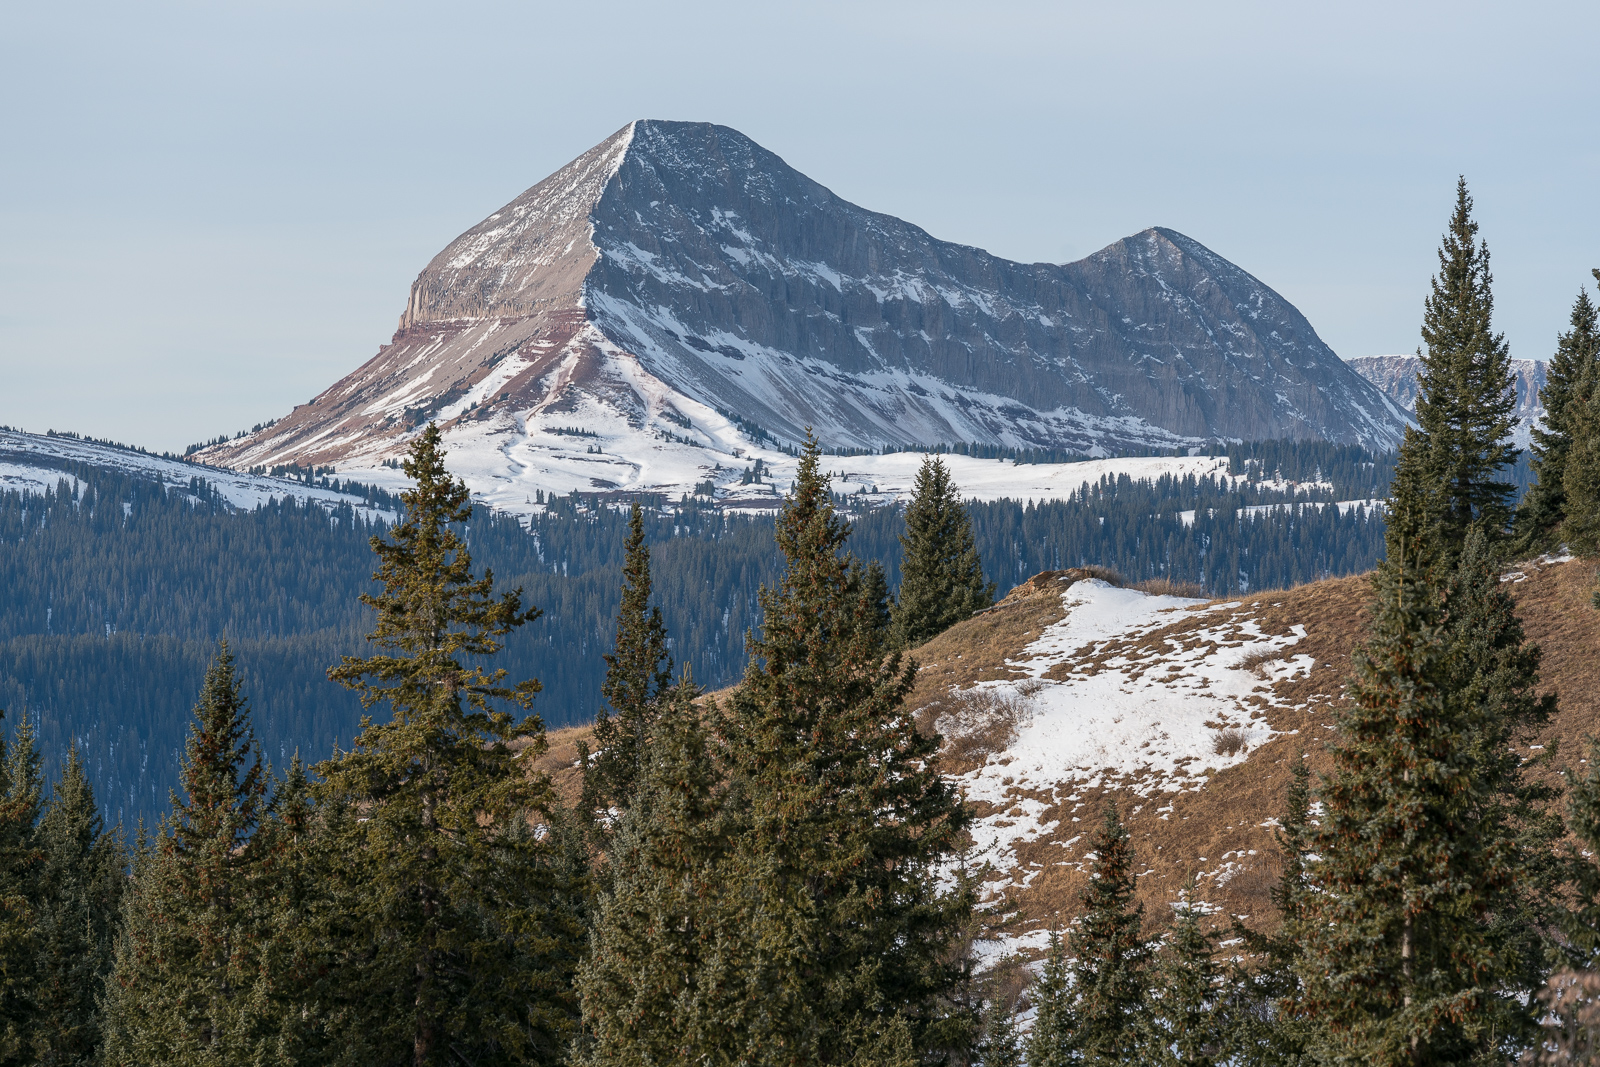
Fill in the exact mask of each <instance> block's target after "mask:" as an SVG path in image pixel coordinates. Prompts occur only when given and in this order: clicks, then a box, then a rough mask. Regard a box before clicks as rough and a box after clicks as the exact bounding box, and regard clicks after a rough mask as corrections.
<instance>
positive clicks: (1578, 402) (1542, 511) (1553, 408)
mask: <svg viewBox="0 0 1600 1067" xmlns="http://www.w3.org/2000/svg"><path fill="white" fill-rule="evenodd" d="M1597 360H1600V317H1597V313H1596V308H1595V305H1594V303H1593V302H1592V301H1591V300H1590V299H1589V292H1588V290H1586V289H1579V290H1578V299H1577V300H1576V301H1574V302H1573V305H1572V318H1571V323H1570V329H1568V330H1567V331H1566V332H1565V333H1563V334H1561V335H1560V336H1559V337H1558V338H1557V339H1556V352H1555V355H1554V356H1552V357H1551V358H1550V362H1549V364H1548V365H1547V366H1546V369H1545V384H1544V388H1542V389H1540V390H1539V402H1540V404H1542V405H1543V406H1544V419H1543V420H1542V422H1541V423H1539V424H1535V425H1534V427H1533V462H1532V467H1533V474H1534V479H1535V481H1534V483H1533V485H1532V486H1531V487H1529V489H1528V492H1527V495H1526V496H1525V497H1523V500H1522V504H1521V506H1520V507H1519V508H1518V509H1517V527H1518V534H1519V542H1518V546H1519V547H1520V548H1521V549H1522V550H1523V551H1527V552H1534V551H1538V550H1541V549H1545V548H1549V547H1550V546H1551V545H1552V544H1554V543H1555V540H1556V537H1557V535H1558V533H1559V531H1560V528H1561V524H1562V522H1563V521H1564V520H1565V518H1566V513H1567V494H1566V484H1565V483H1566V476H1567V460H1568V457H1569V456H1570V454H1571V452H1572V429H1573V427H1572V423H1573V420H1574V419H1575V418H1581V417H1582V414H1583V412H1582V409H1583V406H1584V405H1585V404H1586V403H1587V402H1588V399H1589V394H1590V393H1591V392H1592V385H1591V383H1592V382H1593V379H1594V374H1595V362H1596V361H1597Z"/></svg>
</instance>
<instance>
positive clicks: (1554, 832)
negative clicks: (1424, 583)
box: [1440, 530, 1566, 1036]
mask: <svg viewBox="0 0 1600 1067" xmlns="http://www.w3.org/2000/svg"><path fill="white" fill-rule="evenodd" d="M1495 557H1496V553H1495V552H1494V550H1493V549H1492V548H1491V546H1490V544H1489V539H1488V537H1487V536H1486V534H1485V533H1484V531H1482V530H1473V531H1471V532H1470V533H1469V534H1468V536H1467V541H1466V544H1465V545H1464V547H1463V549H1462V552H1461V556H1460V558H1459V559H1458V560H1457V562H1456V566H1455V568H1454V570H1453V571H1452V572H1451V573H1450V575H1449V578H1448V580H1447V581H1446V582H1445V583H1444V588H1443V590H1442V591H1441V594H1440V598H1441V604H1442V612H1441V615H1440V622H1441V624H1442V626H1443V630H1444V635H1445V638H1446V640H1447V642H1448V644H1449V650H1450V657H1449V669H1448V672H1447V682H1446V692H1447V694H1448V697H1447V699H1448V700H1450V701H1451V702H1452V703H1455V704H1458V705H1462V706H1464V708H1465V709H1470V710H1464V711H1463V712H1461V714H1462V715H1463V716H1471V717H1474V718H1476V719H1477V721H1478V727H1477V732H1476V734H1475V735H1474V736H1473V737H1471V738H1470V739H1468V740H1469V745H1468V748H1467V755H1468V756H1469V758H1470V759H1471V768H1470V770H1471V774H1472V776H1473V778H1474V779H1475V780H1476V781H1477V782H1478V783H1479V786H1480V788H1481V789H1482V790H1483V798H1484V799H1483V804H1484V807H1483V808H1482V810H1481V811H1480V812H1479V815H1480V816H1482V817H1484V818H1486V819H1488V820H1490V821H1491V822H1492V823H1493V824H1494V825H1496V826H1499V827H1502V828H1504V830H1505V831H1506V832H1507V833H1508V834H1509V835H1510V838H1509V847H1508V848H1507V850H1506V851H1505V853H1504V854H1502V855H1501V857H1500V859H1499V860H1498V862H1499V863H1500V865H1501V866H1502V867H1504V868H1506V869H1507V871H1508V872H1509V879H1508V881H1507V883H1506V885H1505V889H1504V892H1503V893H1500V894H1498V895H1496V896H1495V897H1494V898H1493V899H1492V900H1491V901H1490V902H1489V904H1490V906H1489V908H1488V910H1487V912H1486V916H1487V918H1486V921H1487V923H1488V927H1489V928H1488V930H1487V931H1486V936H1487V937H1488V938H1489V939H1490V940H1491V941H1493V942H1495V943H1496V944H1497V945H1498V948H1497V953H1498V956H1499V958H1500V960H1501V961H1502V965H1503V968H1504V969H1503V970H1502V971H1501V972H1500V974H1499V978H1500V980H1501V981H1502V982H1504V983H1506V984H1507V985H1509V986H1512V987H1519V988H1533V987H1535V986H1538V985H1540V984H1542V983H1543V982H1544V979H1545V975H1546V970H1547V968H1546V963H1547V960H1548V959H1549V957H1550V955H1551V952H1552V949H1553V946H1552V945H1551V944H1550V942H1549V939H1548V936H1549V931H1551V930H1552V929H1553V928H1554V927H1555V926H1556V924H1557V916H1558V915H1559V913H1560V912H1561V911H1562V910H1564V908H1565V902H1564V901H1565V894H1566V885H1565V883H1566V876H1565V873H1564V870H1563V868H1562V865H1561V863H1560V861H1559V859H1558V853H1557V848H1558V842H1560V841H1561V839H1562V838H1564V837H1565V836H1566V827H1565V825H1564V823H1563V820H1562V819H1561V817H1560V814H1559V811H1558V809H1557V806H1556V801H1557V799H1558V797H1559V793H1558V791H1557V790H1556V789H1554V788H1553V787H1551V786H1550V785H1549V784H1548V783H1547V782H1545V781H1544V780H1542V779H1541V778H1538V777H1531V776H1530V774H1529V771H1530V770H1531V769H1532V765H1533V762H1534V761H1530V760H1528V759H1527V758H1525V757H1524V756H1523V755H1521V753H1520V752H1519V751H1518V750H1519V749H1522V750H1523V751H1526V750H1527V748H1526V747H1527V745H1529V744H1530V743H1531V742H1533V741H1534V739H1535V737H1536V735H1537V734H1538V733H1539V732H1540V731H1541V730H1542V729H1543V728H1544V727H1545V726H1546V725H1548V724H1549V722H1550V720H1551V718H1552V716H1554V714H1555V712H1556V698H1555V695H1554V694H1542V695H1541V694H1540V693H1539V691H1538V687H1539V665H1540V662H1541V661H1542V658H1543V654H1542V652H1541V650H1540V649H1539V647H1538V646H1537V645H1534V644H1531V643H1530V642H1529V641H1528V640H1527V638H1526V635H1525V634H1524V632H1523V629H1522V622H1521V620H1519V619H1518V618H1517V615H1516V603H1515V602H1514V601H1513V600H1512V598H1511V595H1510V594H1509V593H1508V592H1507V591H1506V590H1507V589H1508V588H1509V586H1508V585H1507V584H1506V583H1504V582H1502V581H1501V580H1500V576H1501V570H1502V568H1501V567H1500V566H1499V565H1498V562H1497V560H1496V558H1495ZM1542 758H1543V757H1541V759H1542ZM1529 1034H1530V1036H1531V1031H1529Z"/></svg>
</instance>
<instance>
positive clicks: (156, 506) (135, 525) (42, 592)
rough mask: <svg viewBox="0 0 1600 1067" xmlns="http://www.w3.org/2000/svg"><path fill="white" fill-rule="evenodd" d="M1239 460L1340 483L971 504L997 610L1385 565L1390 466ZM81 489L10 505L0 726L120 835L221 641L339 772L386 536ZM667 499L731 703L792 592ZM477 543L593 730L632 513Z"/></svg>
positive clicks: (14, 495) (562, 520)
mask: <svg viewBox="0 0 1600 1067" xmlns="http://www.w3.org/2000/svg"><path fill="white" fill-rule="evenodd" d="M1231 453H1232V460H1233V468H1234V470H1235V471H1236V472H1239V473H1246V472H1248V473H1250V474H1251V475H1253V476H1254V477H1256V478H1268V479H1270V478H1271V476H1272V474H1273V473H1277V474H1278V475H1279V476H1281V477H1282V478H1284V479H1288V480H1297V481H1310V480H1318V479H1319V477H1320V480H1321V481H1322V482H1324V483H1326V484H1325V485H1323V486H1321V487H1319V488H1317V489H1315V490H1313V491H1312V493H1311V494H1310V496H1309V497H1308V496H1307V494H1306V493H1305V491H1304V490H1302V491H1301V493H1300V495H1299V496H1298V497H1296V498H1295V499H1296V500H1297V501H1298V503H1293V504H1288V503H1284V501H1285V500H1286V499H1288V498H1287V497H1286V496H1285V494H1284V493H1283V492H1281V491H1274V490H1272V489H1269V488H1261V487H1259V486H1258V487H1255V488H1250V487H1243V488H1238V489H1234V488H1229V487H1227V486H1226V485H1224V484H1221V483H1220V482H1218V481H1211V480H1203V481H1195V480H1194V479H1188V480H1181V481H1180V480H1173V479H1164V480H1162V481H1160V482H1158V483H1156V484H1149V483H1134V482H1130V481H1128V480H1126V479H1123V480H1122V481H1120V482H1105V483H1102V484H1100V485H1097V486H1092V487H1088V488H1087V489H1086V490H1085V491H1084V492H1083V493H1081V494H1079V495H1078V496H1077V497H1076V498H1074V499H1073V500H1070V501H1064V502H1051V503H1043V504H1027V505H1024V504H1019V503H1016V502H1011V501H1002V502H998V503H987V504H974V505H972V506H971V514H972V520H973V527H974V531H975V534H976V537H977V544H978V548H979V551H980V553H981V555H982V558H983V564H984V569H985V572H986V573H987V575H988V576H989V577H990V578H991V579H993V580H995V581H996V582H998V583H999V587H1000V589H999V591H1000V592H1001V593H1002V594H1003V593H1004V592H1005V591H1006V590H1008V589H1009V588H1010V587H1011V586H1012V585H1014V584H1016V583H1017V582H1020V581H1022V580H1024V579H1026V578H1028V577H1030V576H1031V575H1033V574H1035V573H1037V572H1038V571H1041V570H1047V569H1053V568H1061V567H1067V566H1073V565H1081V564H1087V563H1097V564H1102V565H1106V566H1111V567H1115V568H1117V569H1118V570H1120V571H1121V572H1122V573H1123V574H1125V575H1126V576H1127V577H1128V578H1129V579H1131V580H1137V579H1143V578H1151V577H1168V578H1172V579H1174V580H1176V581H1181V582H1194V583H1199V584H1201V585H1203V586H1204V587H1205V588H1206V589H1207V590H1209V591H1211V592H1214V593H1232V592H1237V591H1242V590H1248V589H1260V588H1272V587H1280V586H1288V585H1293V584H1297V583H1300V582H1304V581H1308V580H1312V579H1315V578H1320V577H1325V576H1328V575H1335V574H1347V573H1352V572H1355V571H1359V570H1363V569H1366V568H1368V567H1370V566H1371V565H1372V564H1373V562H1374V561H1375V560H1376V559H1377V558H1378V556H1379V555H1380V553H1381V550H1382V540H1383V534H1382V524H1381V521H1380V520H1379V519H1378V518H1377V517H1376V516H1375V515H1374V514H1373V513H1372V512H1371V511H1370V510H1364V509H1345V510H1344V511H1343V512H1341V510H1340V509H1338V508H1336V507H1334V506H1332V504H1331V502H1332V501H1335V500H1351V499H1357V500H1369V499H1372V498H1375V497H1381V496H1382V495H1383V494H1384V492H1385V490H1386V484H1387V477H1388V463H1387V461H1386V460H1385V459H1384V458H1382V457H1374V456H1369V455H1367V454H1366V453H1363V452H1361V451H1360V450H1358V449H1353V448H1339V447H1334V446H1329V445H1319V444H1303V443H1302V444H1294V445H1287V444H1276V443H1267V444H1260V445H1249V446H1236V447H1235V448H1234V449H1232V450H1231ZM62 473H63V481H62V482H61V484H60V485H59V486H58V487H57V489H56V490H54V491H52V492H49V493H44V494H27V493H18V492H11V493H5V494H0V598H3V599H0V708H5V709H8V719H10V720H12V721H14V720H15V718H16V716H17V715H18V714H19V713H21V712H23V711H24V710H26V711H27V712H29V713H30V714H32V715H34V716H37V717H38V719H39V720H40V730H41V736H42V742H43V747H44V748H45V751H46V753H47V756H48V757H49V758H51V759H54V758H57V757H58V756H59V755H60V754H61V753H62V752H63V751H64V749H65V747H66V746H67V744H68V743H69V742H71V741H75V742H76V743H77V744H78V746H79V748H80V749H81V751H82V754H83V758H84V761H85V763H86V765H87V770H88V773H89V775H90V778H91V781H92V782H93V785H94V788H95V791H96V795H97V796H99V797H100V798H101V799H102V802H103V803H104V805H105V807H106V808H107V811H108V814H109V815H110V817H111V818H112V819H117V818H119V817H120V818H123V819H125V820H128V821H130V822H131V821H132V820H133V819H134V818H137V817H138V816H140V815H144V816H146V817H149V816H151V815H153V814H154V813H155V812H158V811H161V810H163V809H165V807H166V804H167V790H168V789H169V788H171V786H172V785H173V783H174V782H175V772H176V768H177V757H178V752H179V750H180V748H181V746H182V743H183V738H182V729H183V724H184V723H185V722H186V721H187V715H188V710H189V707H190V706H191V704H192V703H193V701H194V698H195V694H196V692H197V690H198V687H199V685H200V681H201V679H202V677H203V676H204V673H205V667H206V664H207V662H208V661H209V660H210V658H211V656H212V654H213V652H214V651H215V644H216V642H217V641H218V640H220V639H222V638H226V639H227V640H228V641H229V642H230V644H231V646H232V647H233V650H234V652H235V655H236V656H237V658H238V665H239V669H240V673H241V676H242V678H243V680H244V684H245V690H246V692H247V693H248V694H249V695H250V696H251V698H252V700H253V702H254V714H255V723H256V728H257V730H258V732H259V734H260V737H261V741H262V743H263V745H264V747H265V749H266V752H267V754H268V756H269V757H270V758H271V759H272V760H273V761H274V762H275V763H278V764H280V765H281V764H283V763H285V762H287V760H288V759H289V757H290V756H292V755H293V753H294V752H295V750H296V749H299V750H300V751H301V752H302V753H303V754H304V755H305V756H307V757H308V758H321V757H323V756H325V755H327V753H328V752H329V751H330V750H331V749H332V747H333V745H334V744H336V743H338V742H340V741H341V740H347V739H348V737H349V736H350V734H351V732H352V730H353V729H354V727H355V724H356V722H357V721H358V719H359V716H360V709H359V706H358V705H357V702H356V700H355V698H354V697H353V696H352V695H350V694H349V693H347V692H345V691H344V690H343V689H341V688H340V687H339V686H337V685H334V684H333V683H331V682H329V681H328V680H327V678H326V676H325V671H326V669H327V667H328V666H329V665H331V664H334V663H336V662H338V659H339V657H340V656H341V655H349V654H355V653H359V652H361V651H362V649H363V645H364V636H365V634H366V632H367V630H368V629H369V628H370V618H369V612H368V611H367V609H366V608H364V607H363V606H362V605H361V604H360V603H359V601H358V599H357V598H358V597H359V595H360V594H361V593H363V592H365V591H367V590H368V589H369V587H370V574H371V571H372V566H373V560H372V554H371V550H370V548H369V547H368V540H369V538H370V537H372V536H373V535H374V534H377V533H382V532H383V527H382V524H381V523H369V522H367V521H364V520H363V519H362V518H360V517H359V515H358V514H357V513H356V512H355V511H353V510H351V509H350V508H334V509H333V510H331V511H330V510H328V509H327V508H325V507H322V506H318V505H314V504H301V503H296V502H295V501H292V500H290V501H274V502H273V503H271V504H268V505H266V506H264V507H261V508H258V509H256V510H253V511H232V510H229V509H228V508H227V507H226V506H225V504H224V503H223V502H222V501H220V500H218V499H216V498H215V497H214V496H213V495H211V494H210V493H208V492H207V488H206V485H205V483H204V482H203V481H200V480H198V479H197V480H196V481H194V482H191V483H190V484H188V485H161V484H159V483H155V482H151V481H144V480H141V479H138V478H136V477H130V476H128V475H126V474H123V473H112V472H107V471H104V470H100V469H96V468H92V467H86V466H73V467H72V468H71V469H66V468H63V471H62ZM1308 500H1309V501H1310V502H1307V501H1308ZM375 502H377V503H379V504H387V503H388V501H386V500H384V501H375ZM653 504H654V506H653V507H652V508H649V509H647V512H646V515H647V522H646V535H647V538H648V540H649V542H650V544H651V551H652V564H653V571H654V577H655V590H656V595H657V598H658V600H659V602H660V604H661V607H662V611H663V614H664V616H665V620H666V624H667V626H668V629H669V632H670V633H671V635H672V640H673V651H674V654H675V655H676V657H677V658H678V660H679V662H683V663H688V664H690V665H691V666H692V667H693V669H694V672H695V677H696V678H697V679H698V680H699V681H700V682H702V683H703V684H706V685H709V686H718V685H722V684H726V683H727V682H729V681H732V680H733V679H735V678H736V677H737V676H738V675H739V673H740V672H741V671H742V670H743V669H744V662H745V652H744V635H745V632H746V630H748V629H749V628H750V627H751V626H753V625H755V624H756V623H757V621H758V619H757V614H756V610H757V609H756V590H757V588H758V587H759V586H760V585H761V584H762V583H763V582H768V583H770V582H772V581H773V579H774V578H775V577H776V576H777V573H778V566H779V556H778V553H777V550H776V548H775V546H774V544H773V540H772V519H771V517H770V516H762V515H737V514H728V513H724V512H719V511H717V510H715V509H713V508H711V507H709V506H707V505H703V504H694V503H688V502H683V503H669V502H665V501H660V500H657V501H654V502H653ZM901 528H902V523H901V518H900V514H899V512H898V511H897V510H895V509H878V510H874V511H868V512H865V513H863V514H858V515H856V516H855V533H854V536H853V537H852V540H851V546H852V548H853V550H854V551H855V552H856V553H857V554H858V555H861V556H864V557H867V558H873V559H878V560H881V561H883V563H884V565H885V568H886V570H887V572H888V576H889V581H890V585H891V588H892V587H894V586H895V585H896V584H897V583H898V578H899V543H898V540H897V538H898V535H899V534H900V532H901ZM464 533H465V537H466V540H467V543H468V545H469V546H470V548H471V551H472V552H473V554H474V558H475V561H476V563H477V564H478V565H479V566H488V567H492V568H493V569H494V572H495V576H496V582H497V585H500V586H502V587H504V588H511V587H514V586H518V585H520V586H522V587H523V590H524V593H525V595H526V598H527V600H528V601H530V602H531V603H533V604H536V605H538V606H539V607H540V608H542V609H543V610H544V617H543V618H542V619H540V620H539V621H538V622H536V623H535V624H533V625H531V626H529V627H527V628H526V630H525V631H524V632H523V633H521V634H519V635H517V636H516V637H515V638H514V639H513V640H512V643H511V645H510V646H509V647H508V648H507V654H506V656H505V657H503V660H502V662H503V663H504V665H505V666H507V667H508V668H510V669H511V671H512V674H513V675H514V676H527V675H532V676H536V677H538V678H539V679H540V680H541V681H542V682H543V683H544V692H543V694H542V695H541V696H540V698H539V700H538V702H537V705H538V710H539V711H540V712H541V714H542V715H543V716H544V718H545V720H546V722H547V723H549V724H551V725H565V724H568V723H574V722H582V721H587V720H588V719H589V718H590V717H592V716H593V714H594V712H595V710H596V708H597V706H598V703H599V689H600V682H601V679H602V677H603V675H604V671H605V665H604V662H603V661H602V659H601V654H602V653H604V652H606V651H608V650H609V648H610V642H611V639H612V630H613V625H614V624H613V619H614V615H615V612H616V607H617V601H618V597H619V589H620V582H621V568H622V561H623V540H624V537H625V533H626V513H625V511H623V510H621V509H619V508H616V507H614V506H612V505H611V504H610V503H607V502H602V501H598V500H595V499H592V498H581V497H568V498H561V499H555V500H552V501H551V503H550V504H549V506H548V507H547V508H546V509H545V511H544V512H543V514H541V515H538V516H536V517H534V518H533V519H531V520H529V519H518V518H514V517H510V516H506V515H495V514H480V515H478V516H477V517H475V519H474V521H473V522H472V523H471V524H470V525H469V526H468V528H467V529H466V530H465V531H464Z"/></svg>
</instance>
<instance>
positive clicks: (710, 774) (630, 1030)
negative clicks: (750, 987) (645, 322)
mask: <svg viewBox="0 0 1600 1067" xmlns="http://www.w3.org/2000/svg"><path fill="white" fill-rule="evenodd" d="M695 695H696V691H695V689H694V688H693V687H692V686H691V685H688V684H680V685H678V686H675V687H674V688H673V689H672V691H671V693H670V695H669V697H668V698H667V699H666V701H665V703H664V706H663V709H662V714H661V716H660V717H659V718H658V719H657V720H656V721H655V722H654V723H653V724H652V727H651V731H650V734H649V738H648V741H649V744H648V748H647V758H646V761H645V766H644V775H643V778H642V779H641V781H640V782H639V791H638V793H637V795H636V797H635V802H634V803H633V804H632V805H631V806H630V807H629V808H628V810H627V811H626V812H625V813H624V814H623V815H622V818H621V820H620V824H619V826H618V830H617V834H616V836H615V838H614V839H613V842H612V848H611V853H610V856H609V857H608V860H609V867H610V874H609V885H608V888H607V889H606V890H605V891H604V892H602V893H601V894H600V897H599V901H598V903H597V905H596V908H595V919H594V927H593V930H592V932H591V934H590V943H589V953H588V956H587V958H586V959H585V961H584V963H583V965H582V966H581V968H580V970H579V976H578V988H579V991H580V993H581V995H582V999H583V1016H584V1024H585V1031H586V1035H587V1041H588V1046H587V1048H585V1050H584V1051H583V1053H582V1055H581V1056H580V1057H579V1062H580V1063H582V1064H586V1065H592V1067H613V1065H615V1067H622V1065H628V1064H638V1065H643V1064H664V1063H688V1062H691V1061H698V1062H707V1063H725V1062H735V1059H734V1056H733V1053H734V1051H735V1050H736V1049H738V1048H739V1047H740V1045H741V1044H742V1038H741V1035H740V1034H739V1033H738V1032H737V1030H736V1029H734V1028H733V1023H734V1022H735V1020H737V1019H738V1018H739V1017H740V1006H739V1005H738V1004H737V1003H734V1002H732V1001H731V1000H730V998H732V997H736V996H737V995H738V994H739V992H740V991H741V984H742V983H741V981H740V980H739V977H738V969H739V968H740V966H741V965H742V961H743V960H744V958H745V956H746V954H747V952H748V950H749V948H750V946H749V944H748V939H747V938H746V937H745V930H744V928H743V926H742V925H741V924H740V923H739V922H738V921H737V920H738V918H739V916H738V915H737V914H735V913H734V912H733V911H732V909H731V908H730V901H729V900H728V899H727V898H726V897H725V895H724V892H723V888H724V886H725V885H726V884H728V882H729V880H730V879H729V870H728V867H727V859H728V856H729V848H730V842H729V838H728V825H727V818H726V816H725V813H724V811H723V809H722V787H721V783H720V777H719V775H718V773H717V768H716V766H715V764H714V762H713V760H712V757H711V754H710V751H709V749H708V747H707V739H706V734H705V731H704V729H703V728H702V726H701V724H700V712H699V709H698V708H697V707H695V705H694V697H695Z"/></svg>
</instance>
